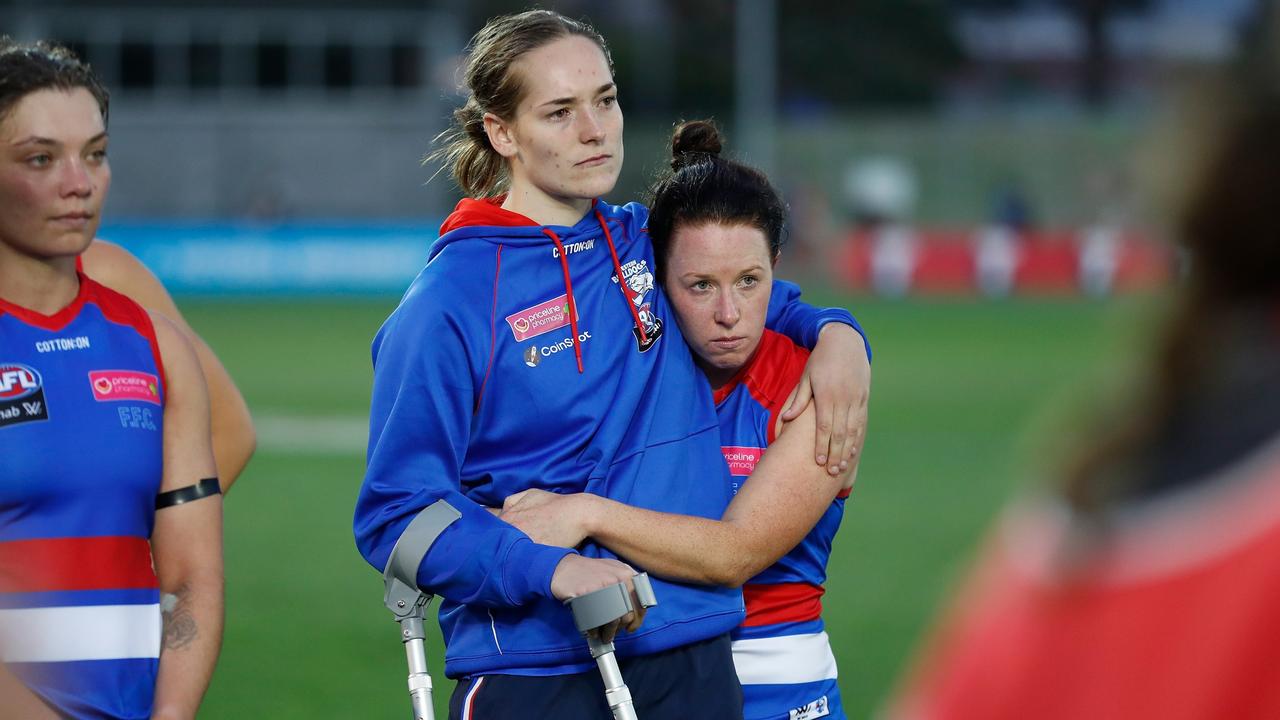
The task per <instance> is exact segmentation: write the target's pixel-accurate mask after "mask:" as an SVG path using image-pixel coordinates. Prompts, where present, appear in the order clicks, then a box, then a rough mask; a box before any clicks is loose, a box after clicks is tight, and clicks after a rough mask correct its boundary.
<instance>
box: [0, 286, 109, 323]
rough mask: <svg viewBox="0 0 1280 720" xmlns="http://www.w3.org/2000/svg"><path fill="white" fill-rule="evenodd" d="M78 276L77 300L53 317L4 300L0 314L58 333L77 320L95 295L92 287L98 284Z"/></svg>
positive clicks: (0, 304)
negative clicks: (7, 314)
mask: <svg viewBox="0 0 1280 720" xmlns="http://www.w3.org/2000/svg"><path fill="white" fill-rule="evenodd" d="M77 274H78V275H79V276H80V289H79V290H78V291H77V292H76V296H75V298H74V299H72V301H71V303H70V304H69V305H67V306H66V307H64V308H62V309H61V310H59V311H58V312H56V313H54V314H52V315H45V314H44V313H39V312H36V311H35V310H30V309H28V308H25V307H22V306H21V305H15V304H13V303H11V302H9V301H7V300H4V299H0V312H6V313H9V314H10V315H12V316H14V317H16V318H18V319H19V320H21V321H22V322H24V323H26V324H28V325H31V326H34V327H38V328H43V329H45V330H51V331H54V332H57V331H58V330H61V329H62V328H64V327H66V326H67V325H69V324H70V323H71V321H72V320H75V319H76V316H77V315H79V314H80V308H82V307H84V304H85V302H86V301H87V300H89V298H90V296H91V295H92V294H93V289H92V287H91V285H96V284H97V283H91V282H90V281H88V279H87V278H85V276H84V274H82V273H77Z"/></svg>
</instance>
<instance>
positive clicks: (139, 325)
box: [80, 274, 169, 401]
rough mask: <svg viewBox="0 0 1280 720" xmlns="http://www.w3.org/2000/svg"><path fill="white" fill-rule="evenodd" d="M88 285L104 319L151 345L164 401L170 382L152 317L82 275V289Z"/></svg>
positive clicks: (139, 306) (126, 299) (134, 304)
mask: <svg viewBox="0 0 1280 720" xmlns="http://www.w3.org/2000/svg"><path fill="white" fill-rule="evenodd" d="M86 284H88V285H89V286H90V293H91V296H90V298H89V299H90V301H91V302H93V304H95V305H97V306H98V309H100V310H102V314H103V316H104V317H106V318H107V319H108V320H110V321H111V322H114V323H119V324H120V325H126V326H128V327H131V328H133V329H134V330H137V331H138V334H139V335H141V336H142V337H144V338H146V339H147V342H148V343H150V345H151V356H152V357H153V358H155V361H156V370H157V371H159V373H160V398H161V400H162V401H163V399H164V396H165V388H167V387H169V380H168V378H166V377H165V374H164V361H163V360H161V358H160V343H159V342H158V341H157V340H156V329H155V326H154V325H152V324H151V315H150V314H149V313H148V312H147V311H146V310H144V309H143V308H142V306H141V305H139V304H138V303H136V302H134V301H133V300H131V299H129V298H128V297H127V296H125V295H121V294H120V293H118V292H116V291H115V290H112V289H111V288H109V287H106V286H105V285H102V284H100V283H96V282H94V281H93V280H90V279H89V278H87V277H85V276H84V274H81V275H80V287H81V288H84V286H85V285H86Z"/></svg>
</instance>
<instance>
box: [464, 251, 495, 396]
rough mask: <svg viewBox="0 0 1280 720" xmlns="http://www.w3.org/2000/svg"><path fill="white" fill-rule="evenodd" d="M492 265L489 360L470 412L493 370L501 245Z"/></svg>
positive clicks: (481, 394) (482, 393)
mask: <svg viewBox="0 0 1280 720" xmlns="http://www.w3.org/2000/svg"><path fill="white" fill-rule="evenodd" d="M493 262H494V266H493V308H492V309H491V310H490V311H489V362H488V363H487V364H486V365H485V366H484V379H483V380H481V381H480V392H478V393H476V404H475V407H473V408H472V409H471V412H473V413H477V412H480V399H481V398H483V397H484V386H485V385H487V384H489V372H490V371H491V370H493V348H494V346H495V345H497V344H498V337H497V334H498V327H497V323H498V275H500V274H501V273H502V246H501V245H499V246H498V252H497V254H495V255H494V259H493Z"/></svg>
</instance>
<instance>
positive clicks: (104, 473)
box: [0, 275, 165, 718]
mask: <svg viewBox="0 0 1280 720" xmlns="http://www.w3.org/2000/svg"><path fill="white" fill-rule="evenodd" d="M164 386H165V384H164V370H163V367H162V365H161V361H160V353H159V348H158V346H157V344H156V338H155V330H154V329H153V327H152V325H151V319H150V317H149V316H148V315H147V312H146V311H145V310H143V309H142V308H141V307H139V306H138V305H137V304H136V303H134V302H133V301H132V300H130V299H128V298H126V297H124V296H123V295H120V294H119V293H116V292H114V291H112V290H109V289H107V288H105V287H103V286H101V285H99V284H98V283H96V282H94V281H92V280H90V279H88V278H86V277H85V276H84V275H80V291H79V293H78V294H77V296H76V298H75V300H74V301H73V302H72V303H71V304H70V305H68V306H67V307H66V308H64V309H62V310H61V311H59V312H58V313H56V314H54V315H42V314H40V313H36V312H33V311H31V310H28V309H26V308H22V307H19V306H16V305H13V304H11V303H7V302H4V301H3V300H0V655H2V656H3V658H4V660H5V662H6V663H7V665H8V668H9V669H10V671H12V672H13V673H14V674H15V675H17V676H18V677H19V678H20V679H21V680H22V681H23V682H24V683H25V684H27V686H28V687H30V688H31V689H32V690H33V691H34V692H35V693H37V694H38V695H39V696H40V697H42V698H43V699H44V700H45V701H46V702H48V703H49V704H50V705H52V706H53V707H54V708H55V709H57V711H58V712H59V713H60V714H62V715H64V716H68V717H73V718H147V717H149V716H150V715H151V704H152V699H153V696H154V694H155V681H156V671H157V666H158V662H159V656H160V606H159V595H160V591H159V586H158V583H157V582H156V576H155V572H154V570H153V569H152V562H151V545H150V537H151V530H152V527H153V524H154V518H155V498H156V493H157V492H158V491H159V488H160V475H161V458H162V434H163V433H162V419H163V414H164V413H163V409H164Z"/></svg>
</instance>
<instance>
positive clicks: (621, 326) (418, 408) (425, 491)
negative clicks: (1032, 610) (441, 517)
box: [354, 200, 853, 677]
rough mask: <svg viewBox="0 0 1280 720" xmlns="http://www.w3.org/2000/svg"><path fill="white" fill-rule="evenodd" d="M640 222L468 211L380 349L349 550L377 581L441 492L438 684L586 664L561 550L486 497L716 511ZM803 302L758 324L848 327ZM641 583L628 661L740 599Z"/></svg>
mask: <svg viewBox="0 0 1280 720" xmlns="http://www.w3.org/2000/svg"><path fill="white" fill-rule="evenodd" d="M647 220H648V211H647V210H646V209H645V208H644V207H643V206H641V205H635V204H631V205H626V206H623V207H618V206H613V205H607V204H605V203H603V202H599V201H597V202H595V203H594V204H593V206H592V208H591V209H590V210H589V211H588V212H587V214H586V215H585V216H584V217H583V218H582V220H580V221H579V222H578V223H577V224H576V225H574V226H573V227H564V226H552V227H543V226H539V225H538V224H536V223H534V222H533V221H532V220H530V219H529V218H526V217H524V216H522V215H518V214H516V213H512V212H508V211H506V210H503V209H502V208H501V207H499V206H498V204H497V203H496V202H494V201H482V200H463V201H462V202H461V203H459V204H458V208H457V210H456V211H455V212H454V213H453V214H452V215H451V216H450V217H449V219H448V220H447V221H446V222H445V224H444V227H442V228H441V233H442V234H441V237H440V239H439V240H438V241H436V243H435V244H434V245H433V246H432V250H431V259H430V260H429V262H428V264H427V266H426V267H425V268H424V269H423V271H422V272H421V273H420V274H419V275H418V277H417V278H416V279H415V280H414V282H413V285H412V286H411V287H410V288H409V290H408V292H407V293H406V294H405V296H404V298H403V299H402V300H401V302H400V306H399V307H398V308H397V309H396V310H395V312H393V313H392V315H391V317H389V318H388V319H387V321H386V323H385V324H383V326H382V328H381V330H379V331H378V335H377V337H376V338H375V340H374V343H373V362H374V373H373V397H372V402H371V404H370V413H369V455H368V470H367V472H366V475H365V479H364V485H363V487H362V488H361V491H360V497H359V500H358V502H357V504H356V510H355V523H354V526H355V528H354V529H355V535H356V543H357V545H358V546H359V548H360V551H361V552H362V553H363V554H364V556H365V558H366V559H367V560H368V561H369V562H370V564H372V565H373V566H374V567H375V568H378V569H379V571H381V569H382V568H383V566H384V565H385V564H386V561H387V556H388V554H389V553H390V551H391V548H392V546H393V545H394V543H395V541H396V539H397V538H398V537H399V536H400V533H401V532H403V530H404V528H405V526H406V525H407V524H408V523H409V521H410V520H412V519H413V517H414V516H415V515H416V514H417V513H418V512H419V511H420V510H422V508H424V507H426V506H427V505H430V504H431V503H433V502H435V501H436V500H438V499H444V500H446V501H447V502H448V503H449V504H451V505H452V506H453V507H455V508H457V509H458V510H459V511H460V512H461V513H462V517H461V518H460V519H459V520H458V521H457V522H455V523H454V524H453V525H451V526H449V528H448V529H446V530H445V531H444V532H443V533H442V534H441V535H440V537H439V538H438V539H437V540H436V541H435V543H434V544H433V545H432V547H431V549H430V551H429V552H427V554H426V556H425V558H424V559H423V562H422V563H421V565H420V566H419V569H418V584H419V586H420V587H422V588H424V589H426V590H428V591H430V592H433V593H436V594H438V595H440V596H441V597H442V598H443V601H442V603H441V606H440V624H441V628H442V630H443V634H444V640H445V643H446V646H447V652H446V655H445V674H446V675H448V676H449V677H459V676H466V675H483V674H488V673H497V672H501V673H508V674H523V675H552V674H566V673H572V672H584V671H588V670H592V669H593V668H594V662H593V661H592V660H591V657H590V655H589V653H588V651H587V645H586V643H585V642H583V640H582V636H581V635H580V634H579V633H578V631H577V630H576V629H575V628H574V625H573V618H572V616H571V614H570V613H569V611H568V610H567V609H566V608H565V607H564V605H563V604H562V603H561V602H560V601H558V600H556V599H555V598H554V597H553V596H552V594H551V588H550V585H551V576H552V574H553V573H554V571H555V567H556V565H557V564H558V563H559V562H560V560H561V559H562V558H563V557H564V556H565V555H566V554H567V553H570V552H573V551H571V550H567V549H564V548H553V547H548V546H544V545H537V544H535V543H533V542H532V541H531V540H530V539H529V538H528V536H526V535H525V534H524V533H522V532H520V531H519V530H517V529H515V528H514V527H512V526H510V525H508V524H507V523H504V522H502V521H501V520H499V519H498V518H496V517H494V516H493V515H491V514H490V513H489V512H488V511H486V510H485V506H489V507H497V506H501V505H502V502H503V500H504V499H505V498H506V497H507V496H509V495H512V494H514V493H516V492H519V491H521V490H525V489H528V488H542V489H545V490H550V491H554V492H566V493H571V492H584V491H585V492H591V493H596V494H599V495H603V496H605V497H609V498H612V499H614V500H618V501H620V502H624V503H627V504H630V505H635V506H638V507H643V508H647V509H651V510H658V511H664V512H672V513H681V514H686V515H697V516H700V517H708V518H718V517H720V515H721V514H722V513H723V512H724V510H725V508H726V507H728V504H729V500H730V491H729V482H728V477H727V475H726V473H727V470H726V468H725V467H724V461H723V459H722V458H721V457H720V442H719V430H718V426H717V423H716V417H715V412H714V407H713V405H712V401H711V391H710V389H709V388H708V386H707V383H706V381H705V379H704V378H703V377H702V375H701V373H699V372H698V371H697V369H696V367H695V366H694V364H693V359H692V356H691V355H690V353H689V349H688V347H686V345H685V343H684V339H683V337H681V334H680V330H679V327H677V325H676V322H675V318H674V315H673V314H672V312H671V309H670V306H669V304H668V303H667V300H666V298H665V296H664V295H663V293H662V292H661V289H660V288H659V287H657V284H656V282H655V276H654V273H653V268H654V258H653V245H652V243H651V242H650V241H649V236H648V232H647V231H646V229H645V225H646V222H647ZM798 294H799V292H798V289H797V288H796V287H795V286H794V285H779V286H777V287H775V289H774V297H775V302H774V303H773V304H772V305H771V307H770V310H771V313H770V325H771V327H778V328H785V329H786V330H787V331H788V332H789V333H791V334H792V335H794V336H795V338H796V340H797V341H802V342H805V343H806V344H813V343H815V342H816V339H817V334H818V331H819V329H820V327H821V326H822V324H823V323H824V322H827V321H831V320H836V321H841V322H846V323H849V324H853V319H852V317H851V316H850V315H849V314H848V313H847V312H845V311H842V310H817V309H814V308H812V307H809V306H807V305H804V304H803V303H800V302H798V301H797V299H796V298H797V296H798ZM581 552H582V553H583V554H585V555H588V556H594V557H614V556H613V555H612V554H611V553H609V552H608V551H607V550H605V549H604V548H601V547H599V546H596V545H594V544H590V543H588V544H587V545H586V546H585V547H584V548H583V549H582V550H581ZM654 585H655V590H656V591H657V595H658V598H659V605H658V606H657V607H655V608H654V609H653V610H651V611H650V612H649V614H648V616H647V617H646V619H645V623H644V626H643V627H642V628H641V629H640V630H639V631H638V632H636V633H631V634H627V633H624V634H622V635H621V636H620V637H619V638H618V639H617V641H616V646H617V648H618V652H619V654H620V655H622V656H634V655H647V654H651V653H656V652H661V651H664V650H668V649H671V648H674V647H679V646H682V645H687V644H689V643H693V642H697V641H700V640H705V639H708V638H711V637H715V636H717V635H722V634H724V633H727V632H728V631H729V630H731V629H732V628H734V627H736V626H737V625H738V624H739V623H740V622H741V621H742V618H743V604H742V594H741V593H740V592H739V591H738V590H735V589H726V588H711V587H705V586H694V585H687V584H681V583H671V582H665V581H659V580H655V581H654Z"/></svg>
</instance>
